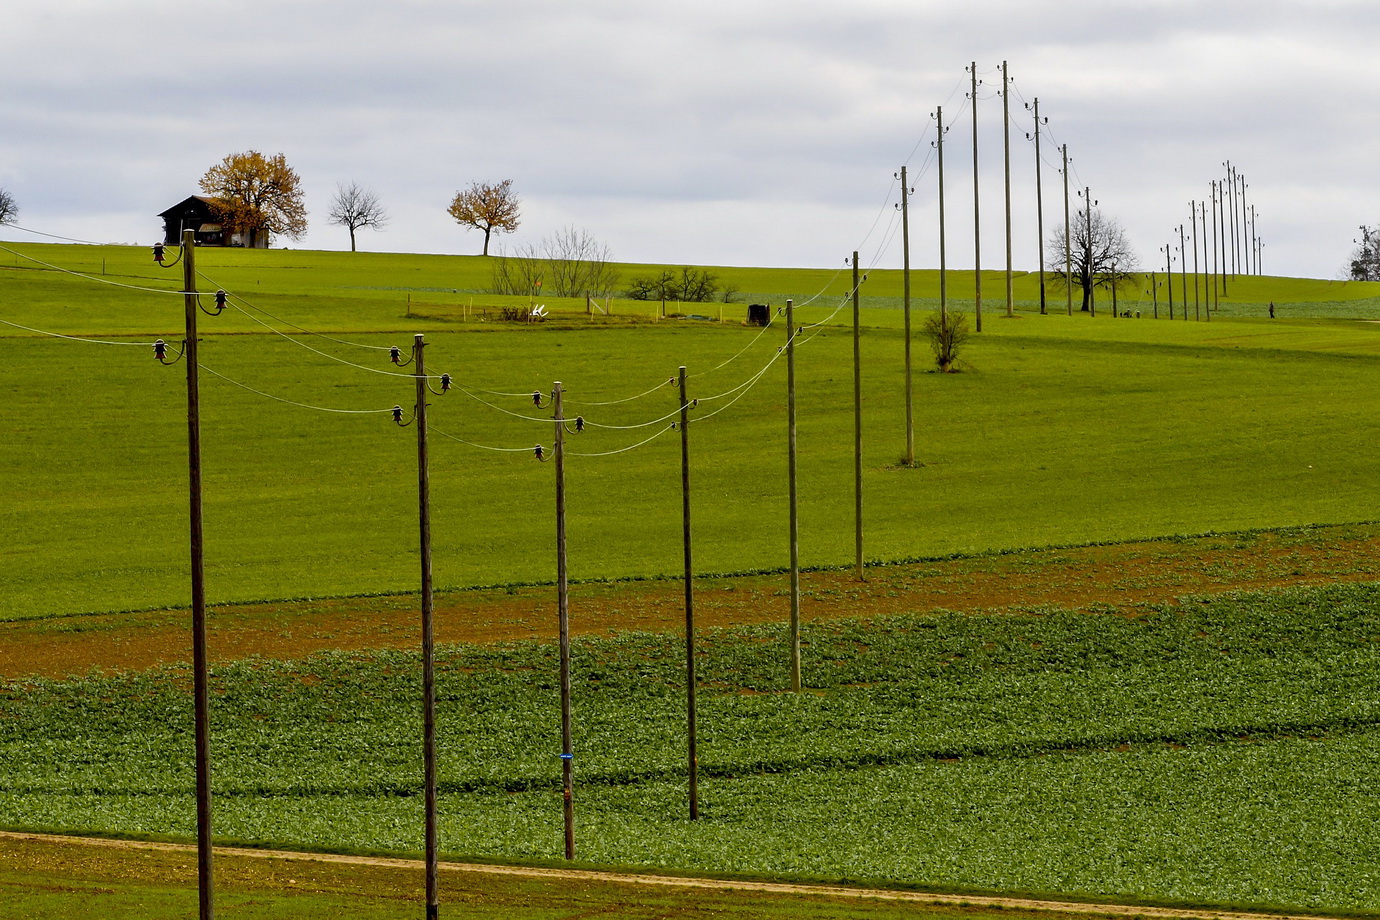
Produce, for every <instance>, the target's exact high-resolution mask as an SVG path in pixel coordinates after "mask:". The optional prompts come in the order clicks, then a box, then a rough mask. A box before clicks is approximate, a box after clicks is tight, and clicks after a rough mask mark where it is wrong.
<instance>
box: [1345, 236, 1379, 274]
mask: <svg viewBox="0 0 1380 920" xmlns="http://www.w3.org/2000/svg"><path fill="white" fill-rule="evenodd" d="M1347 277H1348V278H1350V279H1351V280H1352V281H1380V228H1375V227H1367V226H1365V225H1362V226H1361V238H1360V239H1359V240H1357V241H1356V250H1355V251H1354V252H1352V254H1351V261H1350V263H1349V265H1348V274H1347Z"/></svg>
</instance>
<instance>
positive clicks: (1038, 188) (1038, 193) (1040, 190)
mask: <svg viewBox="0 0 1380 920" xmlns="http://www.w3.org/2000/svg"><path fill="white" fill-rule="evenodd" d="M1033 109H1034V111H1035V226H1036V231H1035V233H1036V236H1037V237H1038V243H1039V252H1040V315H1041V316H1043V315H1045V314H1046V313H1048V312H1049V310H1048V309H1047V308H1046V304H1045V192H1044V183H1043V173H1044V168H1043V167H1042V165H1041V162H1040V97H1039V96H1036V97H1035V103H1034V105H1033Z"/></svg>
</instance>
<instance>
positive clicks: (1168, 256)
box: [1161, 243, 1174, 319]
mask: <svg viewBox="0 0 1380 920" xmlns="http://www.w3.org/2000/svg"><path fill="white" fill-rule="evenodd" d="M1161 248H1162V249H1163V250H1164V280H1165V284H1164V287H1165V290H1167V291H1168V292H1169V318H1170V319H1173V318H1174V256H1173V252H1174V246H1173V244H1171V243H1165V244H1164V246H1162V247H1161Z"/></svg>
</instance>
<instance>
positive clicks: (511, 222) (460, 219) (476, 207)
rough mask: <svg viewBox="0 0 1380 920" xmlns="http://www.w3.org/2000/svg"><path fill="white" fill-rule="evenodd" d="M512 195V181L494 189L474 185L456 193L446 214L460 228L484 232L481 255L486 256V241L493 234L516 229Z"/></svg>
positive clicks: (479, 184)
mask: <svg viewBox="0 0 1380 920" xmlns="http://www.w3.org/2000/svg"><path fill="white" fill-rule="evenodd" d="M520 204H522V202H521V201H519V200H518V197H517V196H516V195H514V194H513V180H512V179H504V180H503V181H502V182H500V183H498V184H497V185H490V184H489V183H487V182H474V183H471V184H470V187H469V188H468V189H466V190H465V191H463V192H456V193H455V198H454V199H452V200H451V203H450V207H449V208H447V209H446V212H447V213H448V214H450V216H451V217H453V218H455V222H456V223H457V224H459V225H460V226H462V227H471V228H473V229H475V230H483V231H484V253H483V254H484V255H486V256H487V255H488V254H489V237H490V235H492V234H493V233H495V232H498V233H512V232H513V231H514V230H516V229H517V228H518V205H520Z"/></svg>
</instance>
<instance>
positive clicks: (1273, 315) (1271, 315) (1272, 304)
mask: <svg viewBox="0 0 1380 920" xmlns="http://www.w3.org/2000/svg"><path fill="white" fill-rule="evenodd" d="M1274 318H1275V302H1274V301H1273V300H1272V301H1270V319H1274Z"/></svg>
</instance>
